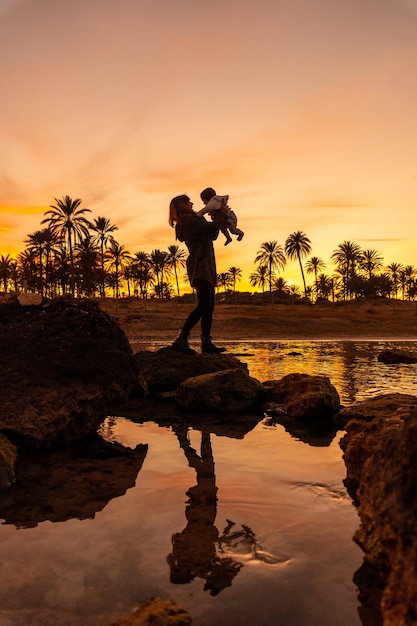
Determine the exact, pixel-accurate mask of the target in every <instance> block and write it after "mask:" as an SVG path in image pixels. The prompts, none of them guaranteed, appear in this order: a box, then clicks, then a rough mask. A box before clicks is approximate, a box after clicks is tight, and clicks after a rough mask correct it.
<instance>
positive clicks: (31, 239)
mask: <svg viewBox="0 0 417 626" xmlns="http://www.w3.org/2000/svg"><path fill="white" fill-rule="evenodd" d="M47 232H48V233H51V231H50V230H49V229H48V228H43V229H42V230H35V232H34V233H30V234H29V235H28V236H27V239H26V240H25V244H26V246H27V248H28V250H31V251H33V252H34V253H35V254H36V256H37V257H38V259H39V281H38V285H39V290H40V292H41V294H43V252H44V249H45V243H46V236H45V233H47Z"/></svg>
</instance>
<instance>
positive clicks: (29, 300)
mask: <svg viewBox="0 0 417 626" xmlns="http://www.w3.org/2000/svg"><path fill="white" fill-rule="evenodd" d="M17 301H18V302H19V304H20V305H22V306H34V305H36V304H42V296H41V295H40V293H20V294H19V295H18V296H17Z"/></svg>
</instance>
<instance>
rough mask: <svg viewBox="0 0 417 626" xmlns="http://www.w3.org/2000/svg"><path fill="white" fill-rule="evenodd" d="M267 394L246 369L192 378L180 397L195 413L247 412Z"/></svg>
mask: <svg viewBox="0 0 417 626" xmlns="http://www.w3.org/2000/svg"><path fill="white" fill-rule="evenodd" d="M263 395H264V388H263V385H262V384H261V383H260V382H259V381H257V380H256V379H255V378H252V377H251V376H249V374H247V373H246V372H245V371H244V370H243V369H239V368H234V369H228V370H224V371H221V372H213V373H211V374H202V375H201V376H194V377H193V378H188V379H187V380H185V381H184V382H182V383H181V384H180V386H179V387H178V390H177V394H176V398H177V401H178V402H179V404H180V406H182V407H183V408H187V409H193V410H195V411H213V410H219V411H222V412H225V413H229V412H235V411H243V410H245V409H247V408H248V407H250V406H253V405H254V404H255V403H256V402H257V401H259V400H260V398H262V397H263Z"/></svg>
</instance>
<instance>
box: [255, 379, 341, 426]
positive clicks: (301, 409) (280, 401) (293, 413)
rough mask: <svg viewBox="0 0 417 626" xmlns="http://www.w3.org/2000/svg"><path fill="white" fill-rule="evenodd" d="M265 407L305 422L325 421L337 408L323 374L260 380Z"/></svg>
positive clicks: (333, 390) (335, 394)
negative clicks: (265, 399) (266, 403)
mask: <svg viewBox="0 0 417 626" xmlns="http://www.w3.org/2000/svg"><path fill="white" fill-rule="evenodd" d="M264 386H265V389H266V392H267V394H266V396H267V401H268V406H269V409H270V410H272V411H275V413H277V414H278V413H279V412H281V413H283V414H285V415H286V416H288V417H290V418H294V419H297V420H302V421H306V422H313V421H317V420H319V421H322V420H328V419H329V418H331V417H332V416H333V415H335V414H336V413H337V412H338V411H339V409H340V398H339V394H338V392H337V390H336V388H335V387H334V386H333V385H332V384H331V382H330V380H329V379H328V378H327V377H326V376H310V375H309V374H288V375H287V376H284V377H283V378H281V379H280V380H272V381H267V382H266V383H264Z"/></svg>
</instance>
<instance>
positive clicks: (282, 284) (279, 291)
mask: <svg viewBox="0 0 417 626" xmlns="http://www.w3.org/2000/svg"><path fill="white" fill-rule="evenodd" d="M274 290H275V292H276V295H277V298H279V299H281V298H285V296H288V295H289V293H290V288H289V287H288V284H287V281H286V280H285V278H283V277H282V276H279V277H278V278H277V279H276V280H275V281H274Z"/></svg>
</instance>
